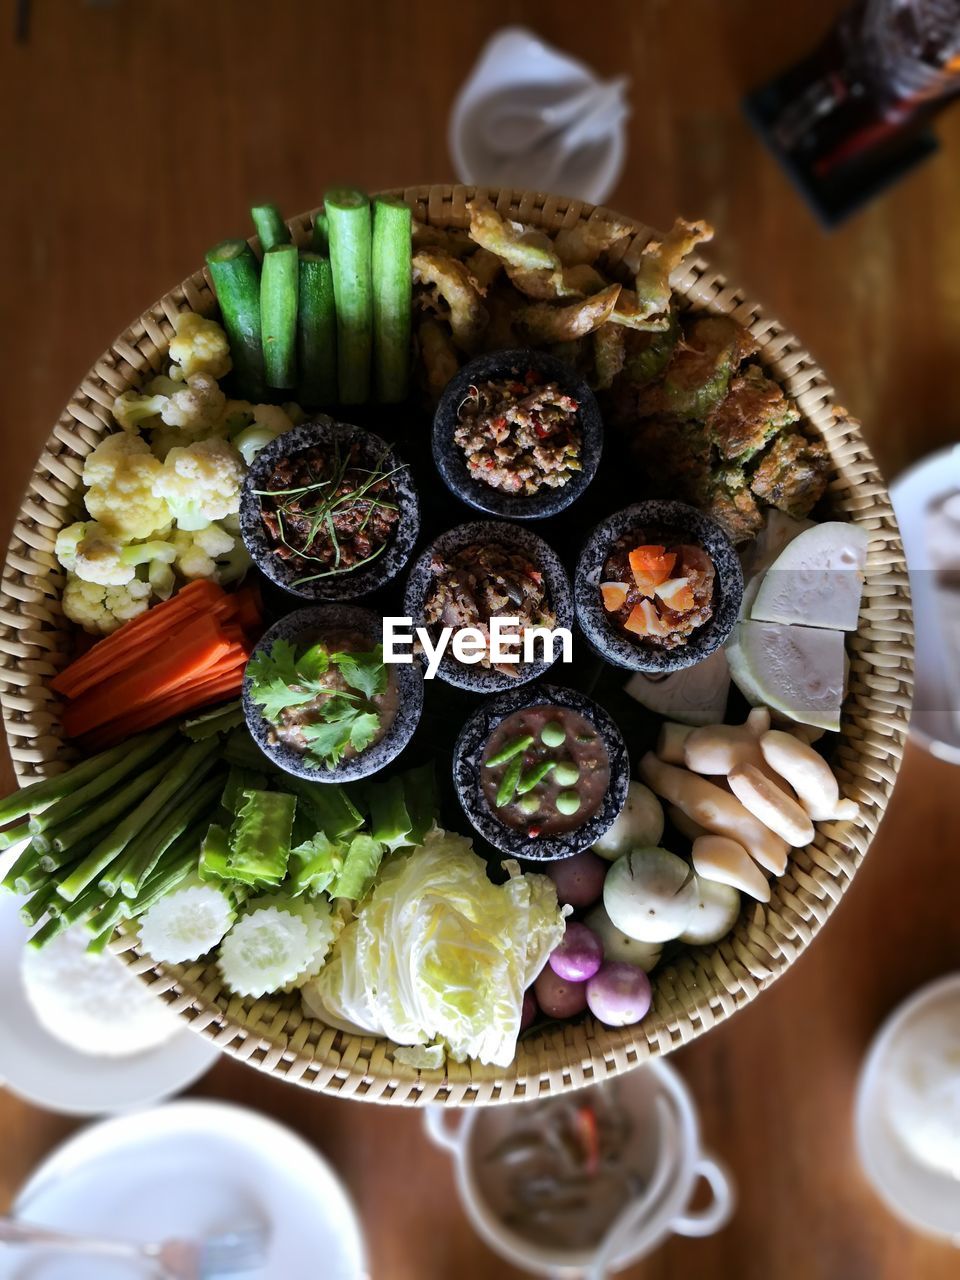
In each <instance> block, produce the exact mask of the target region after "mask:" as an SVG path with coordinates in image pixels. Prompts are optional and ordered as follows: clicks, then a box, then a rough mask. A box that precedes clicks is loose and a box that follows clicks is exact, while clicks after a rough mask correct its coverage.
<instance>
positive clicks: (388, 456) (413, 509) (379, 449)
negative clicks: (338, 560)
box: [240, 417, 420, 600]
mask: <svg viewBox="0 0 960 1280" xmlns="http://www.w3.org/2000/svg"><path fill="white" fill-rule="evenodd" d="M335 441H339V442H340V444H341V446H347V445H351V444H356V445H357V446H358V460H359V462H360V465H361V466H374V465H376V464H378V463H379V465H380V466H382V467H383V468H384V469H385V470H387V471H393V470H394V469H395V468H397V470H395V472H394V474H393V475H392V476H391V483H392V484H393V489H394V493H395V495H396V502H397V504H398V506H399V508H400V519H399V522H398V524H397V526H396V528H395V530H394V532H393V536H392V537H391V539H390V541H389V542H388V543H387V546H386V548H385V550H384V551H382V552H381V553H380V555H379V556H377V558H376V559H375V560H372V561H371V562H370V563H369V564H367V565H364V566H361V567H360V568H357V569H351V570H348V571H346V572H344V573H336V574H332V575H331V576H329V577H324V578H316V579H314V580H313V581H312V582H302V581H299V580H300V579H302V578H303V576H304V574H305V573H309V572H310V570H309V569H305V567H304V562H302V561H301V562H300V563H296V562H291V561H289V560H282V559H280V557H279V556H277V555H275V554H274V552H273V547H272V543H271V541H270V538H269V536H268V534H267V531H266V529H265V528H264V525H263V520H262V519H261V511H260V498H259V496H258V491H259V490H263V489H269V488H270V477H271V475H272V474H273V471H274V468H275V467H276V466H277V464H278V463H279V462H280V461H281V460H282V459H284V458H287V457H290V456H296V455H297V454H299V453H303V452H305V451H306V450H307V449H312V448H315V447H316V446H317V445H330V444H332V443H334V442H335ZM240 532H241V534H242V535H243V541H244V545H245V546H246V548H247V550H248V551H249V553H250V556H251V558H252V559H253V562H254V564H256V566H257V568H258V569H259V570H260V571H261V572H262V573H264V574H266V576H267V577H268V578H269V579H270V581H271V582H275V583H276V584H277V586H279V587H282V588H283V589H284V590H285V591H289V592H290V594H291V595H295V596H298V597H299V598H300V599H301V600H356V599H359V597H360V596H365V595H369V593H370V592H371V591H376V590H377V588H378V587H382V586H383V585H384V583H386V582H389V581H390V579H391V578H394V577H396V575H397V574H398V573H399V572H400V570H401V569H402V568H403V566H404V565H405V564H406V563H407V561H408V560H409V558H410V554H411V552H412V551H413V548H414V547H415V546H416V542H417V537H418V535H419V533H420V499H419V497H418V495H417V490H416V488H415V486H414V483H413V476H412V474H411V471H410V468H409V466H408V465H407V464H406V463H405V462H404V461H403V460H402V459H401V458H398V457H397V455H396V454H395V453H394V452H393V451H392V450H391V449H390V447H389V445H388V444H387V443H386V441H385V440H382V439H381V438H380V437H379V436H377V435H374V434H373V432H371V431H364V430H362V428H360V427H354V426H351V425H350V424H349V423H345V422H334V420H333V419H332V418H326V417H317V418H314V419H311V420H310V421H309V422H305V423H303V424H302V425H301V426H299V427H295V428H294V430H293V431H287V432H285V433H284V434H283V435H281V436H278V437H277V438H276V440H273V441H272V442H271V443H270V444H268V445H267V446H266V448H264V449H261V450H260V452H259V453H258V454H257V456H256V457H255V458H254V460H253V464H252V465H251V467H250V468H249V470H248V471H247V474H246V477H245V478H244V482H243V488H242V490H241V493H240Z"/></svg>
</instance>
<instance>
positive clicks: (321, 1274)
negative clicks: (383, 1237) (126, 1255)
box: [0, 1100, 366, 1280]
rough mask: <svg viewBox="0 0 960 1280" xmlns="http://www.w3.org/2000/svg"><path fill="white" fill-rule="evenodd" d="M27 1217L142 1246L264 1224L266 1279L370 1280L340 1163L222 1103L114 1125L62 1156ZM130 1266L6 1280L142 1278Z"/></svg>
mask: <svg viewBox="0 0 960 1280" xmlns="http://www.w3.org/2000/svg"><path fill="white" fill-rule="evenodd" d="M14 1213H15V1215H16V1216H17V1217H18V1218H22V1219H26V1220H27V1221H30V1222H39V1223H43V1224H44V1225H45V1226H50V1227H57V1228H60V1229H62V1230H65V1231H77V1232H86V1233H88V1234H97V1233H100V1234H104V1235H107V1236H112V1237H114V1238H120V1239H124V1240H133V1241H138V1242H139V1241H146V1240H160V1239H164V1238H169V1237H173V1236H180V1237H183V1236H188V1237H194V1236H196V1237H203V1236H206V1235H210V1234H215V1233H218V1232H220V1231H229V1230H231V1229H232V1228H236V1227H242V1226H244V1225H250V1224H251V1223H252V1222H256V1221H262V1222H263V1223H264V1224H265V1225H267V1226H268V1228H269V1231H270V1246H269V1258H268V1263H267V1266H266V1268H265V1269H264V1270H263V1271H262V1272H258V1273H255V1274H257V1275H258V1276H260V1277H262V1280H292V1278H293V1277H299V1276H315V1277H317V1278H318V1280H321V1278H322V1280H359V1278H360V1277H361V1276H363V1275H364V1272H365V1265H366V1263H365V1256H364V1252H365V1251H364V1244H363V1238H362V1236H361V1233H360V1226H359V1223H358V1221H357V1217H356V1213H355V1211H354V1209H353V1206H352V1204H351V1203H350V1201H349V1199H348V1198H347V1195H346V1193H345V1191H344V1190H343V1188H342V1186H341V1185H340V1183H339V1181H338V1180H337V1178H336V1177H335V1175H334V1173H333V1172H332V1170H331V1169H330V1167H329V1165H328V1164H327V1163H326V1162H325V1161H324V1160H323V1159H322V1157H321V1156H320V1155H318V1154H317V1152H316V1151H314V1150H313V1148H312V1147H309V1146H308V1145H307V1144H306V1143H305V1142H303V1140H302V1139H300V1138H298V1137H297V1136H296V1134H294V1133H291V1132H290V1130H289V1129H286V1128H284V1127H283V1126H282V1125H279V1124H277V1123H276V1121H274V1120H269V1119H267V1118H266V1117H265V1116H261V1115H258V1114H257V1113H256V1112H253V1111H247V1110H245V1109H244V1108H242V1107H234V1106H229V1105H227V1104H225V1103H220V1102H199V1101H193V1100H190V1101H184V1102H174V1103H171V1104H170V1105H168V1106H166V1107H157V1108H156V1109H154V1110H152V1111H144V1112H140V1113H138V1114H133V1115H128V1116H121V1117H117V1118H115V1119H112V1120H106V1121H104V1122H103V1123H102V1124H98V1125H94V1126H92V1127H91V1128H88V1129H85V1130H83V1131H82V1132H81V1133H79V1134H77V1135H76V1136H75V1137H73V1138H71V1139H70V1140H69V1141H68V1142H66V1143H65V1144H64V1145H63V1146H62V1147H60V1148H59V1149H58V1150H57V1151H55V1152H54V1153H53V1155H52V1156H51V1157H50V1158H49V1159H48V1160H47V1162H46V1163H45V1164H44V1165H42V1166H41V1167H40V1169H39V1170H38V1171H37V1172H36V1173H35V1174H34V1175H33V1177H32V1178H31V1179H30V1181H29V1182H28V1183H27V1185H26V1187H24V1189H23V1190H22V1191H21V1192H20V1195H19V1196H18V1197H17V1201H16V1204H15V1206H14ZM147 1274H149V1273H146V1272H142V1271H140V1270H138V1269H137V1268H136V1267H133V1268H131V1267H130V1266H129V1265H127V1264H123V1265H121V1264H113V1265H109V1266H108V1265H105V1264H104V1263H103V1262H102V1261H96V1262H92V1263H88V1264H84V1263H82V1262H80V1261H79V1260H72V1259H71V1260H65V1261H61V1262H59V1263H54V1262H53V1261H52V1260H51V1261H50V1262H45V1263H44V1264H43V1265H42V1266H41V1265H39V1264H38V1263H35V1264H33V1265H29V1264H27V1265H25V1259H24V1258H23V1257H22V1256H21V1258H20V1259H19V1260H14V1259H13V1258H12V1257H9V1256H4V1255H3V1253H0V1280H28V1277H29V1280H134V1278H138V1280H139V1278H140V1277H145V1276H146V1275H147Z"/></svg>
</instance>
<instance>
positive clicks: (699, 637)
mask: <svg viewBox="0 0 960 1280" xmlns="http://www.w3.org/2000/svg"><path fill="white" fill-rule="evenodd" d="M653 533H657V535H658V536H657V542H659V543H662V544H663V546H662V547H661V548H660V549H661V550H663V549H664V548H666V547H668V546H670V547H673V546H674V545H677V546H683V545H684V544H689V545H690V546H691V547H698V548H701V549H702V551H703V552H705V553H706V556H707V557H708V558H709V561H710V563H711V564H712V566H713V575H714V576H713V601H712V608H711V609H710V611H709V616H707V617H706V618H705V620H704V621H703V624H702V625H700V626H697V627H696V628H695V629H693V630H692V631H691V632H690V633H689V634H687V635H686V636H684V637H683V639H682V641H681V642H680V643H672V642H671V643H668V644H656V643H652V642H650V641H648V640H647V639H646V638H645V637H644V636H642V635H640V634H639V633H638V634H637V635H631V634H629V630H625V629H624V627H623V626H622V625H620V613H621V612H622V610H620V605H625V604H626V603H628V602H627V601H620V602H615V603H616V604H617V609H618V610H620V611H619V612H614V611H611V608H610V603H611V602H610V601H609V600H605V593H603V592H602V591H601V586H607V587H609V586H610V585H611V584H610V583H609V582H608V580H607V578H606V576H605V575H606V572H607V569H608V567H609V563H610V559H611V553H613V552H616V551H617V548H618V546H619V544H620V543H621V542H622V540H623V539H624V537H625V536H626V535H634V534H636V535H643V537H642V539H639V538H638V541H640V540H647V539H648V538H649V537H650V536H651V535H652V534H653ZM639 549H640V550H643V551H650V550H651V549H652V548H651V547H650V546H646V547H644V546H641V547H639ZM680 564H681V568H682V557H681V560H680ZM681 580H682V574H681ZM573 592H574V608H575V610H576V615H577V622H578V623H579V624H580V628H581V630H582V631H583V633H584V635H585V636H586V638H587V640H588V641H589V643H590V645H591V647H592V648H593V649H594V650H596V652H597V653H599V654H600V656H601V657H602V658H605V659H606V660H607V662H612V663H614V665H615V666H618V667H625V668H627V669H628V670H630V671H646V672H648V673H651V674H658V675H667V674H669V673H670V672H673V671H681V670H683V669H684V668H685V667H692V666H694V665H695V664H696V663H698V662H700V661H702V659H704V658H707V657H709V656H710V654H711V653H713V652H714V651H715V650H716V649H718V648H719V647H720V645H721V644H723V642H724V640H726V638H727V636H728V635H729V634H730V632H731V630H732V628H733V624H734V623H735V622H736V620H737V614H738V612H739V609H740V601H741V599H742V597H743V571H742V569H741V567H740V560H739V558H738V556H737V553H736V551H735V550H734V547H733V544H732V543H731V541H730V539H729V537H728V536H727V534H726V532H725V531H724V529H723V527H722V526H721V525H720V524H719V523H718V521H716V520H714V519H712V518H711V517H710V516H708V515H705V514H704V513H703V512H702V511H697V510H696V509H695V508H693V507H688V506H686V505H685V504H684V503H682V502H661V501H659V500H652V501H650V502H640V503H637V504H635V505H634V506H632V507H625V508H624V510H623V511H618V512H616V513H615V514H614V515H612V516H609V517H608V518H607V519H606V520H603V521H601V523H600V524H599V525H597V527H596V528H595V529H594V530H593V532H592V533H591V534H590V536H589V538H588V539H587V541H586V543H585V545H584V548H583V550H582V552H581V553H580V559H579V561H578V562H577V569H576V574H575V576H574V584H573ZM649 594H650V596H651V597H652V596H655V595H657V594H658V591H657V587H656V586H653V587H652V588H651V591H650V593H649ZM691 607H692V606H691ZM651 609H654V606H651ZM651 609H648V610H647V612H648V613H649V612H650V611H651ZM655 612H656V613H657V614H658V615H659V616H660V617H661V618H664V617H667V618H669V617H671V616H672V613H671V612H670V611H669V610H665V609H663V608H662V607H659V606H658V607H656V608H655ZM648 630H649V628H648ZM668 638H669V637H668Z"/></svg>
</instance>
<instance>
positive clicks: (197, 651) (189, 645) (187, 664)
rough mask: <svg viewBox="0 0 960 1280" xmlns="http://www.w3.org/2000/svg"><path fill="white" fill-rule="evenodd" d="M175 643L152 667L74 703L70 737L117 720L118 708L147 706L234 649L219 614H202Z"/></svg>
mask: <svg viewBox="0 0 960 1280" xmlns="http://www.w3.org/2000/svg"><path fill="white" fill-rule="evenodd" d="M171 639H172V640H173V642H172V643H170V644H169V645H167V646H166V647H165V649H164V650H163V651H162V652H161V653H160V654H159V655H158V656H157V658H156V660H155V661H154V662H152V663H150V664H148V665H146V666H144V665H142V664H139V663H138V664H137V666H135V667H131V668H129V669H127V670H124V671H122V672H121V673H120V674H119V675H117V676H116V677H115V678H112V679H108V680H105V681H103V682H102V683H101V684H99V685H98V686H97V687H96V688H94V689H91V690H90V691H89V692H88V693H86V694H84V695H83V697H82V698H78V699H77V700H76V701H75V702H71V703H70V704H69V706H68V707H67V709H66V711H65V712H64V714H63V728H64V731H65V733H66V734H67V736H68V737H71V738H73V737H77V736H79V735H80V734H82V733H87V732H88V731H89V730H90V729H95V728H96V727H97V726H98V725H101V724H105V723H106V722H107V721H108V720H111V719H113V718H114V717H115V716H116V714H117V711H118V709H119V710H122V711H126V710H132V709H133V708H135V707H139V706H143V705H145V704H146V703H149V702H152V701H154V700H155V699H158V698H160V697H162V696H163V695H164V694H166V693H168V692H171V691H172V690H173V689H175V688H177V687H179V686H181V685H184V684H187V683H190V682H191V681H192V680H194V679H196V678H197V676H198V675H199V673H200V672H202V671H203V670H205V669H206V668H208V667H212V666H214V665H215V664H216V663H217V662H219V661H220V660H221V658H223V657H224V656H226V654H227V653H229V652H230V650H231V648H232V642H231V641H230V640H229V639H225V638H224V637H223V636H222V635H221V631H220V628H219V626H218V625H217V622H216V620H215V619H213V618H210V617H208V616H206V615H201V616H199V617H197V618H196V619H195V620H194V621H193V622H192V623H191V624H190V625H189V626H187V627H186V628H184V630H183V631H181V632H180V633H179V634H178V635H177V636H176V637H175V639H174V638H171Z"/></svg>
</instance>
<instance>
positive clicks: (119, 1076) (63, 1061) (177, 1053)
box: [0, 893, 220, 1116]
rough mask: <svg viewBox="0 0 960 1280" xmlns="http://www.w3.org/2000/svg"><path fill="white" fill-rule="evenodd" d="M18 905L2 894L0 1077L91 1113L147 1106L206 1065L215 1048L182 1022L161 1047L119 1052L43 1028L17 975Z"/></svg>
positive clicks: (52, 1103) (22, 935)
mask: <svg viewBox="0 0 960 1280" xmlns="http://www.w3.org/2000/svg"><path fill="white" fill-rule="evenodd" d="M21 903H22V899H21V898H19V897H17V896H16V895H14V894H9V893H3V894H0V990H2V991H3V1034H2V1035H0V1083H3V1084H6V1085H8V1086H9V1088H10V1089H11V1090H12V1091H13V1092H14V1093H16V1094H19V1095H20V1097H21V1098H25V1099H26V1100H27V1102H33V1103H35V1104H36V1105H37V1106H39V1107H46V1108H47V1109H48V1110H50V1111H62V1112H64V1113H66V1114H67V1115H79V1116H96V1115H104V1114H106V1113H112V1112H115V1111H128V1110H130V1109H131V1108H132V1107H146V1106H152V1105H153V1104H154V1103H156V1102H160V1101H162V1100H163V1099H164V1098H168V1097H170V1095H171V1094H174V1093H178V1092H179V1091H180V1090H181V1089H185V1088H186V1087H187V1086H188V1085H190V1084H192V1083H193V1082H194V1080H197V1079H199V1077H200V1076H202V1075H203V1074H204V1072H205V1071H207V1070H209V1068H210V1067H211V1066H212V1065H213V1063H214V1062H215V1061H216V1060H217V1058H219V1056H220V1050H219V1049H217V1048H216V1046H215V1045H213V1044H211V1043H210V1042H209V1041H208V1040H205V1039H204V1038H203V1037H202V1036H199V1035H197V1034H196V1033H195V1032H193V1031H190V1030H189V1029H188V1028H186V1027H185V1028H184V1030H183V1031H180V1032H178V1033H177V1034H176V1035H175V1036H174V1037H173V1039H172V1040H168V1041H167V1042H166V1043H165V1044H162V1045H160V1046H159V1047H158V1048H156V1049H151V1050H149V1051H148V1052H146V1053H138V1054H133V1055H131V1056H130V1057H124V1058H106V1057H96V1056H94V1055H92V1054H86V1053H79V1052H77V1051H76V1050H74V1049H71V1048H70V1047H69V1046H68V1045H65V1044H63V1043H62V1042H61V1041H60V1040H57V1039H56V1037H54V1036H52V1035H51V1034H50V1033H49V1031H47V1030H45V1029H44V1028H43V1027H42V1026H41V1025H40V1023H39V1022H38V1020H37V1017H36V1015H35V1014H34V1012H33V1009H32V1008H31V1006H30V1004H29V1002H28V1000H27V996H26V992H25V991H24V987H23V981H22V979H21V976H20V961H21V957H22V956H23V948H24V945H25V943H26V940H27V938H28V936H29V934H30V930H29V929H28V928H27V927H26V925H24V923H23V921H22V920H21V919H20V914H19V912H20V906H21Z"/></svg>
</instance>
